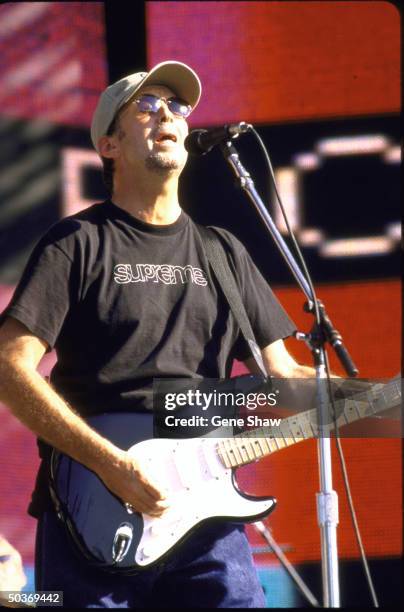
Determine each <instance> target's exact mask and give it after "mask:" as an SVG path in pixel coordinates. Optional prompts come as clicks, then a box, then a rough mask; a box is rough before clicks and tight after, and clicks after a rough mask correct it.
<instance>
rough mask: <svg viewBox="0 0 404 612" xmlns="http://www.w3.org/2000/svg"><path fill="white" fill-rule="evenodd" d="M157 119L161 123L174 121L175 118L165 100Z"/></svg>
mask: <svg viewBox="0 0 404 612" xmlns="http://www.w3.org/2000/svg"><path fill="white" fill-rule="evenodd" d="M157 117H158V119H159V121H174V116H173V114H172V112H171V111H170V109H169V108H168V106H167V102H166V101H165V100H161V104H160V108H159V109H158V111H157Z"/></svg>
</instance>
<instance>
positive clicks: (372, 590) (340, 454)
mask: <svg viewBox="0 0 404 612" xmlns="http://www.w3.org/2000/svg"><path fill="white" fill-rule="evenodd" d="M250 131H251V132H252V133H253V134H254V136H255V137H256V139H257V140H258V142H259V144H260V146H261V149H262V151H263V153H264V156H265V160H266V163H267V166H268V170H269V175H270V177H271V179H272V183H273V186H274V189H275V194H276V198H277V200H278V204H279V207H280V209H281V212H282V216H283V219H284V221H285V224H286V227H287V230H288V233H289V235H290V237H291V239H292V242H293V245H294V247H295V251H296V254H297V257H298V259H299V261H300V264H301V266H302V268H303V271H304V274H305V276H306V280H307V282H308V284H309V287H310V290H311V292H312V296H313V300H314V309H315V316H316V323H317V325H318V326H319V328H320V325H321V321H320V312H319V307H318V303H317V296H316V293H315V290H314V286H313V282H312V279H311V276H310V274H309V271H308V269H307V266H306V262H305V261H304V257H303V254H302V252H301V250H300V247H299V245H298V243H297V240H296V237H295V235H294V233H293V230H292V228H291V227H290V225H289V221H288V218H287V215H286V212H285V209H284V206H283V203H282V199H281V197H280V195H279V192H278V188H277V185H276V180H275V174H274V171H273V168H272V164H271V160H270V157H269V154H268V151H267V149H266V147H265V144H264V142H263V140H262V138H261V136H260V135H259V134H258V132H257V131H256V130H255V128H254V127H253V126H250ZM324 357H325V369H326V374H327V381H328V395H329V399H330V401H331V406H332V411H333V419H334V427H335V442H336V446H337V450H338V457H339V460H340V464H341V471H342V476H343V481H344V487H345V492H346V495H347V499H348V506H349V510H350V513H351V519H352V523H353V527H354V533H355V537H356V541H357V544H358V548H359V551H360V555H361V559H362V563H363V567H364V572H365V576H366V579H367V582H368V586H369V590H370V594H371V597H372V601H373V605H374V607H375V608H378V607H379V602H378V599H377V595H376V591H375V588H374V584H373V580H372V577H371V574H370V570H369V565H368V562H367V558H366V553H365V549H364V547H363V543H362V536H361V534H360V530H359V525H358V521H357V518H356V511H355V507H354V503H353V499H352V494H351V487H350V484H349V478H348V472H347V469H346V463H345V457H344V453H343V449H342V446H341V440H340V435H339V428H338V423H337V416H336V410H335V404H334V398H333V394H332V392H331V373H330V368H329V362H328V354H327V351H326V350H325V348H324Z"/></svg>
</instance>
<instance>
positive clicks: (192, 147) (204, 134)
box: [184, 121, 251, 155]
mask: <svg viewBox="0 0 404 612" xmlns="http://www.w3.org/2000/svg"><path fill="white" fill-rule="evenodd" d="M250 128H251V125H250V124H249V123H245V121H241V122H240V123H229V124H226V125H223V126H222V127H217V128H211V129H210V130H192V132H190V133H189V134H188V136H187V137H186V138H185V140H184V147H185V149H186V150H187V151H188V153H190V154H191V155H204V154H205V153H209V151H210V150H211V149H213V147H215V146H216V145H218V144H220V143H221V142H223V141H224V140H229V139H230V138H236V137H237V136H239V135H240V134H245V132H248V130H249V129H250Z"/></svg>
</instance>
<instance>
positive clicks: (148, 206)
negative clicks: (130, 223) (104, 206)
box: [111, 177, 181, 225]
mask: <svg viewBox="0 0 404 612" xmlns="http://www.w3.org/2000/svg"><path fill="white" fill-rule="evenodd" d="M111 199H112V201H113V203H114V204H116V205H117V206H119V207H120V208H123V209H124V210H126V212H128V213H129V214H131V215H133V216H134V217H136V218H137V219H140V220H141V221H145V222H146V223H151V224H153V225H169V224H171V223H175V221H176V220H177V219H178V217H179V216H180V214H181V208H180V205H179V203H178V179H177V178H176V177H173V178H172V179H168V180H164V181H159V180H154V181H150V179H149V180H148V181H147V182H144V183H142V181H139V180H138V181H136V183H135V184H133V183H132V182H131V183H130V184H127V185H125V184H124V183H123V182H122V181H119V182H117V184H115V185H114V192H113V194H112V198H111Z"/></svg>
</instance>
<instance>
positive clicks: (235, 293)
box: [196, 224, 269, 378]
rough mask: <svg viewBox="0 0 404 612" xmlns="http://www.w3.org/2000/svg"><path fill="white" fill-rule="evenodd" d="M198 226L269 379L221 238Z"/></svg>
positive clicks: (232, 305) (231, 307) (263, 373)
mask: <svg viewBox="0 0 404 612" xmlns="http://www.w3.org/2000/svg"><path fill="white" fill-rule="evenodd" d="M196 226H197V228H198V231H199V234H200V236H201V238H202V242H203V244H204V247H205V253H206V257H207V258H208V261H209V263H210V265H211V267H212V270H213V272H214V275H215V277H216V280H217V281H218V283H219V286H220V287H221V289H222V291H223V293H224V295H225V298H226V300H227V302H228V304H229V306H230V309H231V311H232V313H233V315H234V318H235V319H236V321H237V323H238V325H239V327H240V330H241V333H242V335H243V338H244V339H245V341H246V342H247V344H248V346H249V347H250V351H251V354H252V356H253V357H254V359H255V362H256V364H257V366H258V368H259V371H260V372H261V374H262V375H263V376H264V378H269V375H268V373H267V371H266V369H265V366H264V362H263V360H262V355H261V351H260V349H259V346H258V344H257V342H256V340H255V336H254V332H253V330H252V327H251V323H250V321H249V318H248V315H247V312H246V309H245V306H244V304H243V301H242V299H241V295H240V291H239V288H238V287H237V284H236V279H235V278H234V274H233V272H232V270H231V269H230V265H229V262H228V259H227V254H226V252H225V248H224V245H223V243H222V242H221V240H220V236H219V235H218V234H217V232H216V231H215V229H214V228H213V227H205V226H203V225H199V224H196Z"/></svg>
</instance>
